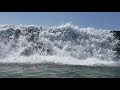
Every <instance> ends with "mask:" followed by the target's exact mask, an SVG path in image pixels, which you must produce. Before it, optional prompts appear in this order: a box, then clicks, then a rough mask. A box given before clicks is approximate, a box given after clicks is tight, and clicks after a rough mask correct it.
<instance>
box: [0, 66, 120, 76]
mask: <svg viewBox="0 0 120 90" xmlns="http://www.w3.org/2000/svg"><path fill="white" fill-rule="evenodd" d="M0 78H120V67H107V66H79V65H78V66H74V65H57V64H0Z"/></svg>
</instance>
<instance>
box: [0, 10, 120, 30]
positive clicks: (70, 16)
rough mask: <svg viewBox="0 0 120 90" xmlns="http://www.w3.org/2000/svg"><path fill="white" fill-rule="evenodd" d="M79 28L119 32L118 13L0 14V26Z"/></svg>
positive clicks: (119, 15) (119, 16) (119, 19)
mask: <svg viewBox="0 0 120 90" xmlns="http://www.w3.org/2000/svg"><path fill="white" fill-rule="evenodd" d="M68 22H72V24H74V25H77V26H79V27H84V28H86V27H94V28H97V29H110V30H120V12H0V24H15V25H19V24H23V25H44V26H56V25H57V26H58V25H61V24H64V23H68Z"/></svg>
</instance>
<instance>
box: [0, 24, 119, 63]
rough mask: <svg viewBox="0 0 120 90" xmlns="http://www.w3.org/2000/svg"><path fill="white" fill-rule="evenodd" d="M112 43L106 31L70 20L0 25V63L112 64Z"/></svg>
mask: <svg viewBox="0 0 120 90" xmlns="http://www.w3.org/2000/svg"><path fill="white" fill-rule="evenodd" d="M116 43H117V40H116V39H115V38H114V36H113V33H110V30H97V29H94V28H79V27H78V26H75V25H72V24H70V23H67V24H63V25H60V26H55V27H43V26H35V25H26V26H25V25H0V62H1V63H2V62H3V63H26V62H27V63H43V62H44V63H60V64H71V65H94V64H112V63H114V62H115V60H114V58H115V51H114V50H113V48H114V47H115V45H116Z"/></svg>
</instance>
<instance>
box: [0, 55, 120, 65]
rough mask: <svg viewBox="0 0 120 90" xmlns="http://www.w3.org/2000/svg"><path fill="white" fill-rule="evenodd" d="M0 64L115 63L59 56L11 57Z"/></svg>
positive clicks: (113, 63) (112, 63)
mask: <svg viewBox="0 0 120 90" xmlns="http://www.w3.org/2000/svg"><path fill="white" fill-rule="evenodd" d="M0 63H19V64H20V63H21V64H22V63H28V64H43V63H54V64H64V65H84V66H96V65H97V66H98V65H107V66H113V65H116V64H117V63H118V62H117V63H116V62H114V61H107V60H106V61H102V60H99V59H97V58H87V59H86V60H78V59H75V58H73V57H65V56H63V57H60V56H39V55H33V56H30V57H24V56H17V57H16V56H11V57H7V58H5V59H2V60H0Z"/></svg>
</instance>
